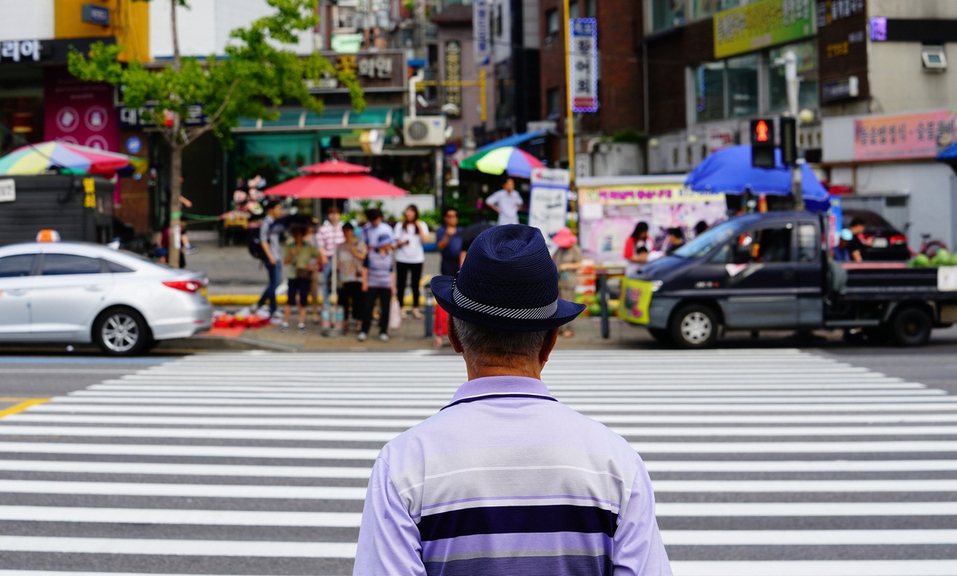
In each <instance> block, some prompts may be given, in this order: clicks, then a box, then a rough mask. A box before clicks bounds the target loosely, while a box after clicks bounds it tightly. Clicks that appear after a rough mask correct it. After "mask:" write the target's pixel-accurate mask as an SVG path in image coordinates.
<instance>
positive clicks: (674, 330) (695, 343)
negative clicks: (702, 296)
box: [670, 304, 719, 348]
mask: <svg viewBox="0 0 957 576" xmlns="http://www.w3.org/2000/svg"><path fill="white" fill-rule="evenodd" d="M718 328H719V324H718V316H717V314H715V313H714V310H712V309H711V308H709V307H707V306H702V305H701V304H689V305H688V306H684V307H682V308H681V309H679V310H678V311H677V312H676V313H675V315H674V316H672V317H671V327H670V331H671V338H672V339H673V340H674V343H675V344H677V345H678V346H679V347H681V348H707V347H709V346H711V345H712V344H714V342H715V340H717V339H718Z"/></svg>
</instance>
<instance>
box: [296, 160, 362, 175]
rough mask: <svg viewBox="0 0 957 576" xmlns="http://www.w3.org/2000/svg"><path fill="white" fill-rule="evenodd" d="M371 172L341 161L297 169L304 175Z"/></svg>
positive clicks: (331, 161) (320, 163)
mask: <svg viewBox="0 0 957 576" xmlns="http://www.w3.org/2000/svg"><path fill="white" fill-rule="evenodd" d="M371 170H372V169H371V168H369V167H368V166H360V165H358V164H351V163H349V162H343V161H341V160H329V161H327V162H319V163H318V164H310V165H308V166H303V167H302V168H300V169H299V171H300V172H302V173H304V174H368V173H369V172H370V171H371Z"/></svg>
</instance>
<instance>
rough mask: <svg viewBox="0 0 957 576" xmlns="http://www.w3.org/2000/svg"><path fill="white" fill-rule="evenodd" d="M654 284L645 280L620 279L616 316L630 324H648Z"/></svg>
mask: <svg viewBox="0 0 957 576" xmlns="http://www.w3.org/2000/svg"><path fill="white" fill-rule="evenodd" d="M653 292H654V286H653V285H652V283H651V282H648V281H647V280H635V279H633V278H622V279H621V305H620V306H619V307H618V317H619V318H621V319H622V320H624V321H625V322H630V323H631V324H648V322H649V320H650V319H649V317H648V315H649V311H650V310H651V295H652V294H653Z"/></svg>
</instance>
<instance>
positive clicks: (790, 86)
mask: <svg viewBox="0 0 957 576" xmlns="http://www.w3.org/2000/svg"><path fill="white" fill-rule="evenodd" d="M566 1H567V0H566ZM784 79H785V81H786V82H787V93H788V112H789V113H790V115H791V117H792V118H794V122H795V126H796V127H797V128H796V129H795V130H796V131H797V132H800V129H801V118H800V116H801V115H800V113H799V110H798V107H799V106H800V103H799V102H798V94H799V92H800V87H801V79H800V78H799V77H798V73H797V55H796V54H795V53H794V50H788V51H787V52H786V53H785V54H784ZM782 135H783V131H782ZM782 155H783V151H782ZM803 167H804V158H803V157H802V156H801V153H800V151H798V159H797V161H796V162H795V163H794V165H793V166H791V196H792V197H793V198H794V209H795V210H804V192H803V189H802V186H803V183H802V181H801V168H803Z"/></svg>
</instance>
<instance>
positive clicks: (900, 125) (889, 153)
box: [854, 110, 955, 160]
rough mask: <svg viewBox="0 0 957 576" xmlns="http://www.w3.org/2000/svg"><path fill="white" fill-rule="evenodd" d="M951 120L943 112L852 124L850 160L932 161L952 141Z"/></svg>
mask: <svg viewBox="0 0 957 576" xmlns="http://www.w3.org/2000/svg"><path fill="white" fill-rule="evenodd" d="M954 120H955V117H954V116H952V115H951V114H950V112H948V111H947V110H938V111H934V112H924V113H919V114H901V115H893V116H876V117H867V118H858V119H856V120H854V159H855V160H886V159H905V158H934V157H936V156H937V151H938V147H939V146H941V145H942V144H944V143H949V142H951V141H952V139H953V136H954Z"/></svg>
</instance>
